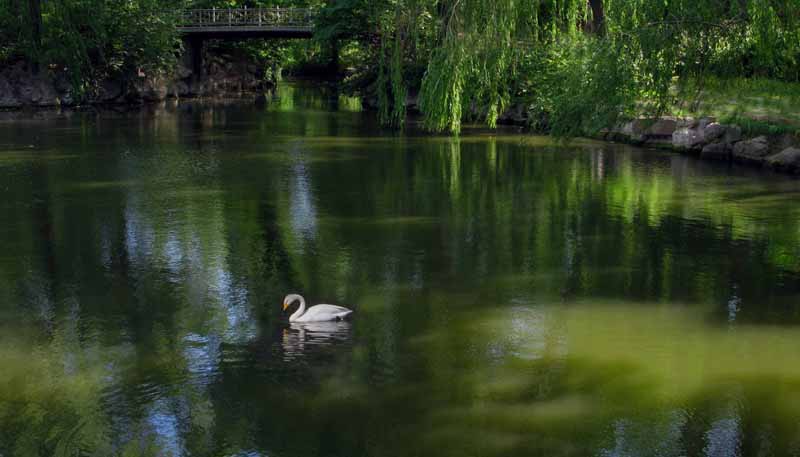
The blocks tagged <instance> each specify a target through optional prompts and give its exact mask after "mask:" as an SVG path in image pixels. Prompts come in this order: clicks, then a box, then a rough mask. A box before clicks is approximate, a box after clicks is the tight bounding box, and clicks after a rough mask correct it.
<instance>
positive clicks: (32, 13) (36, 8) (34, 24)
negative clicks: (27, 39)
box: [28, 0, 42, 73]
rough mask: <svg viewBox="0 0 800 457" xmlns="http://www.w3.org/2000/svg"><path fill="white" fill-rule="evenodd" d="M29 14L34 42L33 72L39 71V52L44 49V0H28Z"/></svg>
mask: <svg viewBox="0 0 800 457" xmlns="http://www.w3.org/2000/svg"><path fill="white" fill-rule="evenodd" d="M28 16H29V17H30V21H31V41H32V42H33V62H32V65H33V72H34V73H39V52H40V51H41V49H42V0H28Z"/></svg>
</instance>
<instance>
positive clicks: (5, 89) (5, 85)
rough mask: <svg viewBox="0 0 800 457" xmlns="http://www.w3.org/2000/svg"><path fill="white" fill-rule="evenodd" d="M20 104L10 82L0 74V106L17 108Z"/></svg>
mask: <svg viewBox="0 0 800 457" xmlns="http://www.w3.org/2000/svg"><path fill="white" fill-rule="evenodd" d="M21 106H22V102H21V101H20V99H19V97H17V96H16V95H15V94H14V87H13V86H12V85H11V82H10V81H9V80H8V79H6V78H5V77H3V76H0V108H19V107H21Z"/></svg>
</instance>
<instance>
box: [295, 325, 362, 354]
mask: <svg viewBox="0 0 800 457" xmlns="http://www.w3.org/2000/svg"><path fill="white" fill-rule="evenodd" d="M351 330H352V326H351V324H350V322H347V321H339V322H335V321H332V322H308V323H297V322H292V323H291V324H289V327H288V328H285V329H284V330H283V337H282V339H281V346H282V347H283V357H284V359H286V360H292V359H295V358H298V357H303V356H304V355H306V354H308V353H311V352H314V351H317V350H320V349H324V348H325V347H328V346H333V345H337V344H341V343H347V342H349V340H350V335H351Z"/></svg>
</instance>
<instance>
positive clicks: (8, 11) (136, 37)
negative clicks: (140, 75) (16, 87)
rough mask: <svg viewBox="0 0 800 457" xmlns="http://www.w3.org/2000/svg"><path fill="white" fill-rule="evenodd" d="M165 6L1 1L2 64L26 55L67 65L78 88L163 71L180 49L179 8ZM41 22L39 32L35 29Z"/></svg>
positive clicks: (138, 0)
mask: <svg viewBox="0 0 800 457" xmlns="http://www.w3.org/2000/svg"><path fill="white" fill-rule="evenodd" d="M33 3H39V7H40V8H41V17H38V16H37V15H36V14H35V13H32V12H33V11H35V10H34V9H32V8H31V7H30V5H31V4H33ZM168 3H169V5H176V2H168ZM166 5H167V2H165V1H163V0H134V1H126V2H117V1H113V0H69V1H66V0H54V1H47V2H39V1H38V0H29V1H23V0H0V62H8V61H11V60H16V59H25V60H28V61H31V62H35V63H38V64H40V65H43V66H52V67H54V68H58V69H65V70H67V74H68V75H69V76H70V77H71V79H72V80H73V82H74V83H76V85H78V86H81V85H83V84H86V83H88V82H89V81H90V80H93V79H96V78H98V77H103V76H114V75H121V74H133V73H135V72H137V71H139V70H142V71H153V70H159V69H163V68H165V67H167V66H168V65H170V64H171V63H172V62H174V57H175V50H176V49H179V41H178V35H177V31H176V30H175V23H174V21H175V12H176V10H175V9H174V7H170V8H167V7H166ZM177 5H180V3H177ZM37 22H39V23H40V29H41V34H40V36H37V35H36V33H35V32H34V31H35V30H36V26H35V24H36V23H37Z"/></svg>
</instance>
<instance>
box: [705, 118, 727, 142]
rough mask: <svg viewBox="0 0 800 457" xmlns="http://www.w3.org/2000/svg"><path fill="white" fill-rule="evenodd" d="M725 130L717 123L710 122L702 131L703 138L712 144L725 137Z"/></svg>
mask: <svg viewBox="0 0 800 457" xmlns="http://www.w3.org/2000/svg"><path fill="white" fill-rule="evenodd" d="M726 130H727V129H726V128H725V126H724V125H722V124H719V123H717V122H712V123H710V124H708V125H707V126H706V128H705V129H703V137H704V138H705V140H706V141H708V142H714V141H717V140H718V139H719V138H721V137H722V136H723V135H725V131H726Z"/></svg>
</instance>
